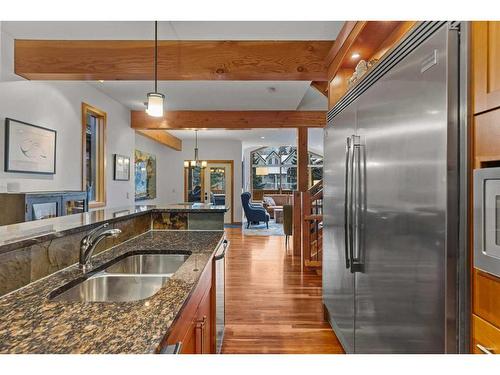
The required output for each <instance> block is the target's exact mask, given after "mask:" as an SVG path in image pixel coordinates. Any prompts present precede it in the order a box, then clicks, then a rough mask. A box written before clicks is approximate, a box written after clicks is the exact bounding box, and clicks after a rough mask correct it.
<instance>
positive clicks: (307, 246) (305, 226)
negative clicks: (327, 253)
mask: <svg viewBox="0 0 500 375" xmlns="http://www.w3.org/2000/svg"><path fill="white" fill-rule="evenodd" d="M309 215H311V193H310V192H309V191H305V192H303V193H302V254H303V263H304V262H305V261H309V260H311V221H309V220H308V219H307V218H306V217H307V216H309Z"/></svg>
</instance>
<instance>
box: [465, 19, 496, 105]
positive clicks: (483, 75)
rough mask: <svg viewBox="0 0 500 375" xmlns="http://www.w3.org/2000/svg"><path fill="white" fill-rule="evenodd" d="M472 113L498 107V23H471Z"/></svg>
mask: <svg viewBox="0 0 500 375" xmlns="http://www.w3.org/2000/svg"><path fill="white" fill-rule="evenodd" d="M472 72H473V73H472V77H473V81H474V85H473V91H474V113H480V112H484V111H488V110H490V109H493V108H496V107H500V22H498V21H497V22H492V21H481V22H472Z"/></svg>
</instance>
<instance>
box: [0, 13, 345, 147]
mask: <svg viewBox="0 0 500 375" xmlns="http://www.w3.org/2000/svg"><path fill="white" fill-rule="evenodd" d="M342 26H343V22H342V21H321V22H311V21H274V22H266V21H251V22H248V21H247V22H239V21H238V22H233V21H220V22H219V21H207V22H199V21H160V22H159V25H158V34H159V39H163V40H168V39H170V40H334V39H335V38H336V37H337V35H338V33H339V31H340V29H341V28H342ZM1 28H2V32H4V33H7V34H9V35H10V36H11V37H12V38H17V39H110V40H113V39H114V40H118V39H138V40H144V39H152V38H153V37H154V33H153V30H154V29H153V22H143V21H109V22H102V21H72V22H66V21H2V22H1ZM81 84H90V85H92V86H93V87H95V88H96V89H98V90H100V91H101V92H103V93H105V94H106V95H108V96H110V97H112V98H113V99H115V100H117V101H118V102H120V103H122V104H124V105H125V106H127V107H128V108H130V109H134V110H142V109H144V104H143V103H144V101H145V99H146V93H147V92H149V91H152V88H153V84H152V82H147V81H106V82H102V83H101V82H82V83H81ZM271 87H272V88H274V89H275V90H274V91H272V90H270V88H271ZM159 91H160V92H162V93H164V94H165V96H166V107H167V110H189V109H191V110H273V109H274V110H296V109H299V110H326V109H327V100H326V98H325V97H324V96H323V95H322V94H320V93H319V92H318V91H317V90H316V89H314V88H312V87H310V82H309V81H160V82H159ZM172 133H174V134H175V135H176V136H178V137H180V138H184V139H188V138H189V137H192V136H193V132H192V131H182V130H180V131H173V132H172ZM199 135H200V139H203V138H207V139H208V138H216V139H238V140H240V141H242V142H243V147H250V146H254V145H256V146H259V145H262V146H265V145H269V144H294V143H295V139H296V132H295V130H293V129H255V130H241V131H226V130H209V131H200V134H199ZM261 137H264V139H261ZM309 138H310V142H309V143H310V147H311V148H312V149H316V150H317V151H319V150H322V148H323V146H322V142H323V138H322V130H320V129H314V130H311V131H310V136H309Z"/></svg>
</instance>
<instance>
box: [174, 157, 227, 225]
mask: <svg viewBox="0 0 500 375" xmlns="http://www.w3.org/2000/svg"><path fill="white" fill-rule="evenodd" d="M206 162H207V164H210V163H212V164H229V165H230V166H231V224H235V222H234V160H206ZM207 168H208V165H207ZM184 170H186V168H185V167H184ZM203 176H204V174H203ZM186 183H187V179H186V173H184V196H186V191H187V190H186ZM202 195H203V194H202ZM200 198H201V197H200Z"/></svg>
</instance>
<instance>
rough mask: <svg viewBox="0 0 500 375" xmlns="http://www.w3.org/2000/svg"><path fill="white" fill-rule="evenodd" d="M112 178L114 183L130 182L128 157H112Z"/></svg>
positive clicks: (116, 155)
mask: <svg viewBox="0 0 500 375" xmlns="http://www.w3.org/2000/svg"><path fill="white" fill-rule="evenodd" d="M113 178H114V179H115V180H116V181H129V180H130V158H129V157H128V156H123V155H118V154H115V155H114V173H113Z"/></svg>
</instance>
